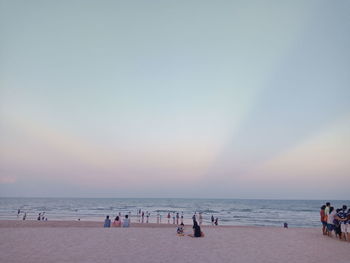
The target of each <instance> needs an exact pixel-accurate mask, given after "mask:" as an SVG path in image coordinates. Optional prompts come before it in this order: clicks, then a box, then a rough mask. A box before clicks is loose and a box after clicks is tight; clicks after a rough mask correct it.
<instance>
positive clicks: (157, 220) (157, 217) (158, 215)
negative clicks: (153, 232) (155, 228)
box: [157, 213, 159, 224]
mask: <svg viewBox="0 0 350 263" xmlns="http://www.w3.org/2000/svg"><path fill="white" fill-rule="evenodd" d="M157 224H159V213H157Z"/></svg>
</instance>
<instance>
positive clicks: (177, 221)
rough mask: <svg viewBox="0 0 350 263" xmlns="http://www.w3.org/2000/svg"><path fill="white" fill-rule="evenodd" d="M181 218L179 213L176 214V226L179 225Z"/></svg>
mask: <svg viewBox="0 0 350 263" xmlns="http://www.w3.org/2000/svg"><path fill="white" fill-rule="evenodd" d="M179 218H180V216H179V213H178V212H177V213H176V224H177V225H178V224H179Z"/></svg>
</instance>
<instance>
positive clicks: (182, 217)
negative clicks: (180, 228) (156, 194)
mask: <svg viewBox="0 0 350 263" xmlns="http://www.w3.org/2000/svg"><path fill="white" fill-rule="evenodd" d="M183 223H184V212H181V224H183Z"/></svg>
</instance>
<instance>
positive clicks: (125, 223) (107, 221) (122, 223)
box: [103, 215, 130, 227]
mask: <svg viewBox="0 0 350 263" xmlns="http://www.w3.org/2000/svg"><path fill="white" fill-rule="evenodd" d="M129 226H130V218H129V215H125V217H124V220H123V221H122V220H121V217H120V216H116V217H115V219H114V221H113V223H112V227H129ZM103 227H111V219H110V218H109V215H108V216H106V219H105V222H104V225H103Z"/></svg>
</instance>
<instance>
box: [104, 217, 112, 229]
mask: <svg viewBox="0 0 350 263" xmlns="http://www.w3.org/2000/svg"><path fill="white" fill-rule="evenodd" d="M103 227H111V220H110V219H109V216H106V219H105V223H104V225H103Z"/></svg>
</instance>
